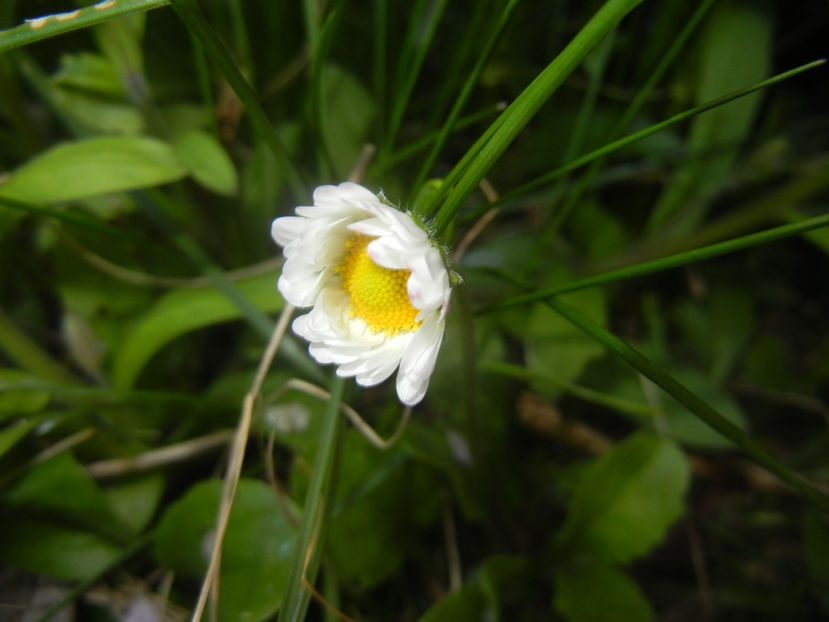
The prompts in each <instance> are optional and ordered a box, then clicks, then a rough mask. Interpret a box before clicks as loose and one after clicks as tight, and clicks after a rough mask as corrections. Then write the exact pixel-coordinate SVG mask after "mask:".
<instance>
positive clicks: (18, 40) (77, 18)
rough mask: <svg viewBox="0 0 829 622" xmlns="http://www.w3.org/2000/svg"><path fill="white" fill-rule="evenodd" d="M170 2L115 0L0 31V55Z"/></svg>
mask: <svg viewBox="0 0 829 622" xmlns="http://www.w3.org/2000/svg"><path fill="white" fill-rule="evenodd" d="M168 4H170V0H118V2H113V3H112V5H111V6H107V5H106V3H104V2H99V3H97V4H94V5H92V6H89V7H85V8H83V9H78V10H77V11H70V12H66V13H57V14H55V15H44V16H42V17H39V18H35V19H29V20H26V21H25V22H24V23H22V24H20V25H19V26H15V27H14V28H8V29H6V30H2V31H0V54H2V53H3V52H6V51H8V50H11V49H14V48H17V47H20V46H23V45H28V44H30V43H34V42H35V41H41V40H43V39H48V38H50V37H55V36H57V35H60V34H63V33H65V32H71V31H72V30H78V29H80V28H86V27H88V26H93V25H95V24H100V23H101V22H105V21H107V20H110V19H112V18H114V17H119V16H121V15H129V14H130V13H140V12H143V11H150V10H152V9H157V8H159V7H163V6H167V5H168Z"/></svg>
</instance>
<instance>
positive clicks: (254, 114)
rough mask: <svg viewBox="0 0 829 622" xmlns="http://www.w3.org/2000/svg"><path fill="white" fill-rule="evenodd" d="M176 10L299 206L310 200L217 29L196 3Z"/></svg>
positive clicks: (177, 3) (187, 0) (181, 0)
mask: <svg viewBox="0 0 829 622" xmlns="http://www.w3.org/2000/svg"><path fill="white" fill-rule="evenodd" d="M171 4H172V7H173V10H174V11H175V12H176V14H177V15H178V16H179V18H180V19H181V21H182V22H183V23H184V25H185V26H186V27H187V30H189V31H190V33H191V34H193V35H194V36H195V37H196V39H198V40H199V42H200V43H201V45H202V47H203V48H204V51H205V53H206V54H207V56H208V57H209V58H210V60H212V61H213V63H215V65H216V67H218V69H219V71H221V73H222V75H223V76H224V78H225V80H227V83H228V84H229V85H230V88H232V89H233V92H234V93H236V96H237V97H238V98H239V100H240V101H241V102H242V105H243V106H244V107H245V111H246V112H247V115H248V118H249V119H250V123H251V125H253V129H254V131H255V132H256V134H257V135H258V136H259V137H260V138H261V139H262V140H264V141H265V143H266V144H267V145H268V147H270V149H271V151H273V153H274V155H275V156H276V159H277V161H278V162H279V164H280V166H281V167H282V168H283V169H284V172H285V176H286V178H287V179H288V183H289V184H290V186H291V190H292V191H293V194H294V198H295V199H296V200H297V201H298V202H304V201H305V200H306V199H307V198H308V191H307V189H306V186H305V184H304V183H303V181H302V178H301V177H300V175H299V171H297V169H296V167H295V166H294V163H293V162H292V161H291V157H290V156H289V155H288V152H287V150H286V149H285V147H284V145H283V144H282V141H281V140H280V139H279V136H277V134H276V131H275V130H274V128H273V126H272V125H271V122H270V120H269V119H268V116H267V115H266V114H265V111H264V110H263V109H262V106H261V105H260V104H259V100H258V98H257V96H256V93H254V91H253V88H252V87H251V86H250V84H248V81H247V80H246V79H245V77H244V76H243V75H242V73H241V72H240V71H239V68H238V67H236V65H235V64H234V63H233V60H232V56H231V54H230V51H229V50H228V49H227V48H226V47H225V45H224V44H223V43H222V42H221V41H220V40H219V38H218V37H217V36H216V33H215V32H214V31H213V28H211V26H210V25H209V24H208V23H207V21H206V20H205V19H204V17H203V16H202V14H201V13H200V12H199V10H198V8H197V7H196V6H195V4H194V3H193V1H192V0H171Z"/></svg>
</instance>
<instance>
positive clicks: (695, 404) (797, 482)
mask: <svg viewBox="0 0 829 622" xmlns="http://www.w3.org/2000/svg"><path fill="white" fill-rule="evenodd" d="M545 304H546V305H547V306H549V307H550V308H551V309H553V310H554V311H556V312H557V313H559V314H560V315H561V316H562V317H564V318H565V319H567V320H568V321H570V322H571V323H573V324H574V325H575V326H577V327H578V328H580V329H581V330H582V331H583V332H584V333H585V334H586V335H588V336H589V337H592V338H593V339H595V340H596V341H598V342H599V343H601V344H602V345H603V346H604V347H605V348H606V349H607V350H609V351H610V352H612V353H613V354H616V355H617V356H619V357H621V358H622V359H624V360H625V361H626V362H627V363H628V364H629V365H630V366H631V367H633V368H634V369H636V370H637V371H638V372H640V373H641V374H643V375H644V376H646V377H648V378H649V379H650V380H651V381H653V382H654V383H655V384H657V385H658V386H660V387H661V388H662V389H663V390H664V391H665V392H666V393H668V394H669V395H670V396H671V397H673V398H674V399H675V400H676V401H678V402H679V403H680V404H682V405H683V406H685V408H687V409H688V410H689V411H690V412H691V413H692V414H694V415H695V416H696V417H698V418H699V419H700V420H702V421H703V422H704V423H705V424H707V425H708V426H710V427H711V428H713V429H714V430H716V431H717V432H719V433H720V434H722V435H723V436H724V437H725V438H727V439H728V440H729V441H731V442H732V443H733V444H734V445H735V446H736V447H737V448H738V449H740V450H741V451H742V452H743V453H744V454H745V455H746V456H748V457H749V458H750V459H751V460H753V461H754V462H756V463H757V464H759V465H760V466H762V467H764V468H765V469H767V470H768V471H769V472H771V473H772V474H774V475H776V476H777V477H778V479H780V481H782V482H784V483H785V484H788V485H789V486H790V487H791V488H792V489H793V490H794V491H795V492H797V493H798V494H799V495H800V496H801V497H803V498H804V500H806V501H808V502H809V503H811V504H812V505H814V506H815V507H816V508H818V509H819V510H821V511H823V512H827V513H829V496H827V495H825V494H823V493H822V492H820V490H818V489H817V488H815V487H814V486H813V485H812V484H810V483H809V482H808V481H806V480H805V479H804V478H803V477H802V476H801V475H800V474H798V473H796V472H795V471H793V470H792V469H790V468H789V467H788V466H786V465H785V464H783V463H782V462H781V461H780V460H778V459H777V458H775V457H774V456H773V455H771V454H770V453H769V452H768V451H766V450H765V449H763V448H762V447H761V446H760V444H759V443H758V442H757V441H755V440H754V439H752V438H751V437H750V436H749V435H748V434H746V433H745V431H743V430H742V429H740V428H738V427H737V426H736V425H734V424H733V423H731V421H729V420H728V419H726V418H725V417H724V416H723V415H721V414H720V413H718V412H717V411H716V410H714V409H713V408H712V407H711V406H709V405H708V404H707V403H706V402H705V401H703V400H701V399H700V398H698V397H697V396H696V395H694V394H693V393H692V392H691V391H690V390H689V389H688V388H686V387H685V386H684V385H683V384H681V383H679V382H678V381H677V380H675V379H674V378H673V376H671V375H670V374H668V373H666V372H665V371H663V370H662V369H660V368H659V367H657V366H656V365H654V364H653V363H652V362H651V361H650V360H649V359H648V358H646V357H645V356H644V355H643V354H642V353H641V352H639V351H638V350H636V349H635V348H633V347H631V346H630V345H628V344H627V343H626V342H624V341H622V340H621V339H619V338H618V337H616V336H615V335H613V334H611V333H609V332H608V331H606V330H605V329H604V328H602V327H601V326H599V325H598V324H596V323H594V322H593V321H592V320H590V319H589V318H587V317H585V316H584V315H583V314H582V313H581V312H580V311H579V310H578V309H576V308H574V307H571V306H570V305H568V304H566V303H564V302H562V301H560V300H558V299H557V298H552V299H549V300H547V301H545Z"/></svg>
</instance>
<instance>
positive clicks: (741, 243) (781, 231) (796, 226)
mask: <svg viewBox="0 0 829 622" xmlns="http://www.w3.org/2000/svg"><path fill="white" fill-rule="evenodd" d="M826 226H829V214H824V215H822V216H816V217H815V218H810V219H808V220H804V221H801V222H797V223H793V224H789V225H782V226H780V227H774V228H773V229H767V230H765V231H759V232H757V233H752V234H750V235H745V236H742V237H739V238H735V239H733V240H728V241H726V242H719V243H717V244H711V245H709V246H703V247H701V248H696V249H694V250H691V251H687V252H684V253H677V254H675V255H670V256H668V257H662V258H660V259H654V260H653V261H647V262H644V263H641V264H638V265H635V266H630V267H628V268H621V269H619V270H611V271H610V272H605V273H602V274H597V275H595V276H591V277H587V278H585V279H579V280H577V281H572V282H570V283H565V284H563V285H557V286H555V287H549V288H547V289H542V290H539V291H536V292H532V293H530V294H524V295H521V296H515V297H514V298H509V299H507V300H504V301H502V302H499V303H498V304H496V305H493V306H492V307H488V308H487V309H483V310H481V311H479V313H488V312H490V311H496V310H499V309H506V308H508V307H515V306H518V305H523V304H527V303H531V302H536V301H538V300H545V299H548V298H552V297H553V296H558V295H560V294H565V293H567V292H573V291H576V290H579V289H587V288H588V287H596V286H597V285H608V284H610V283H616V282H618V281H624V280H627V279H632V278H635V277H638V276H644V275H646V274H652V273H654V272H660V271H662V270H670V269H671V268H677V267H679V266H684V265H686V264H689V263H694V262H697V261H702V260H704V259H710V258H711V257H717V256H719V255H725V254H726V253H733V252H736V251H739V250H743V249H746V248H751V247H752V246H759V245H761V244H768V243H769V242H773V241H775V240H780V239H783V238H786V237H790V236H793V235H798V234H801V233H805V232H806V231H812V230H814V229H820V228H821V227H826Z"/></svg>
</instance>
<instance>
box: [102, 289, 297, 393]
mask: <svg viewBox="0 0 829 622" xmlns="http://www.w3.org/2000/svg"><path fill="white" fill-rule="evenodd" d="M237 286H238V287H239V289H240V291H241V292H242V293H243V294H244V295H245V296H247V297H248V298H249V299H250V300H251V301H252V302H253V304H254V305H256V306H257V307H258V308H259V309H261V310H262V311H267V312H270V311H277V310H279V309H281V308H282V307H283V306H284V304H285V303H284V301H283V300H282V297H281V296H280V295H279V293H278V292H277V289H276V275H274V274H263V275H259V276H256V277H252V278H250V279H246V280H244V281H239V282H238V283H237ZM240 316H241V312H240V311H239V308H238V307H237V306H236V305H235V304H234V303H233V302H232V301H231V300H229V299H228V298H227V296H225V295H224V294H223V293H222V292H220V291H219V290H217V289H213V288H211V287H205V288H198V289H196V288H193V289H180V290H176V291H173V292H170V293H169V294H166V295H165V296H163V297H162V298H161V299H160V300H159V301H158V302H157V303H156V304H155V305H153V307H152V308H151V309H150V310H149V311H147V313H146V314H145V315H144V316H143V317H142V318H141V319H140V320H139V321H138V323H137V324H136V326H135V328H134V329H133V331H132V332H131V333H130V335H129V336H128V337H127V339H126V341H125V343H124V344H123V345H122V347H121V348H120V350H119V351H118V352H117V354H116V356H115V362H114V369H113V384H114V385H115V386H116V387H117V388H119V389H128V388H130V387H131V386H132V385H133V384H134V383H135V381H136V379H137V378H138V374H140V373H141V370H142V369H143V367H144V365H146V364H147V362H148V361H149V360H150V358H151V357H152V356H153V354H155V353H156V352H158V350H159V349H160V348H161V347H162V346H164V345H165V344H167V343H169V342H170V341H171V340H173V339H175V338H176V337H178V336H180V335H183V334H185V333H187V332H190V331H192V330H196V329H198V328H204V327H205V326H210V325H212V324H217V323H219V322H226V321H228V320H234V319H237V318H239V317H240Z"/></svg>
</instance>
